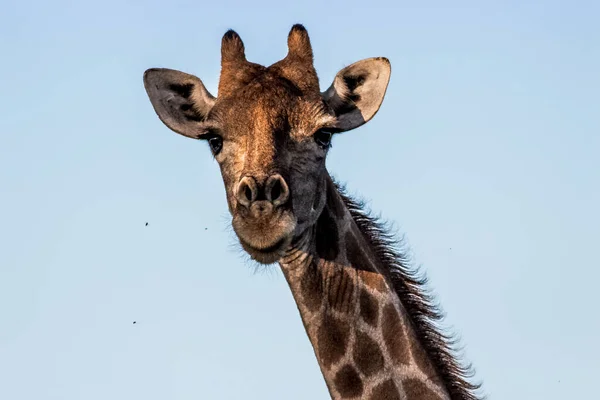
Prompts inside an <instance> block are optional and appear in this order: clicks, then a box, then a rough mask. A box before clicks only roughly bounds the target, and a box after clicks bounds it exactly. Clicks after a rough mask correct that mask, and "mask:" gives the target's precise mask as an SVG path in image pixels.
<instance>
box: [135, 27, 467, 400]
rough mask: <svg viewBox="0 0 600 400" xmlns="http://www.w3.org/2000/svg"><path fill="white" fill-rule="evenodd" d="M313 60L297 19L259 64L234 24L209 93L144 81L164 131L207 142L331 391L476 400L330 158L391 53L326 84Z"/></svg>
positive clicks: (424, 306)
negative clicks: (283, 42) (282, 52)
mask: <svg viewBox="0 0 600 400" xmlns="http://www.w3.org/2000/svg"><path fill="white" fill-rule="evenodd" d="M313 61H314V60H313V52H312V47H311V43H310V39H309V36H308V33H307V31H306V29H305V28H304V27H303V26H302V25H299V24H297V25H294V26H293V27H292V29H291V30H290V33H289V35H288V53H287V55H286V56H285V58H283V59H282V60H280V61H278V62H276V63H274V64H272V65H270V66H268V67H265V66H262V65H259V64H256V63H253V62H250V61H248V60H247V59H246V55H245V48H244V43H243V41H242V39H241V38H240V36H239V35H238V34H237V33H236V32H234V31H233V30H229V31H227V32H226V33H225V35H224V36H223V39H222V44H221V74H220V78H219V85H218V95H217V96H214V95H212V94H211V93H210V92H209V91H208V90H207V89H206V87H205V86H204V84H203V83H202V81H201V80H200V79H199V78H197V77H196V76H193V75H190V74H187V73H184V72H180V71H176V70H171V69H164V68H152V69H148V70H147V71H146V72H145V73H144V86H145V88H146V91H147V93H148V96H149V98H150V102H151V103H152V106H153V108H154V110H155V112H156V114H157V115H158V117H159V119H160V120H161V121H162V122H163V123H164V124H165V125H166V126H167V127H168V128H170V129H171V130H173V131H174V132H176V133H179V134H181V135H184V136H186V137H189V138H193V139H200V140H206V141H207V142H208V145H209V147H210V150H211V152H212V154H213V155H214V157H215V159H216V161H217V162H218V164H219V166H220V170H221V175H222V178H223V183H224V185H225V193H226V198H227V204H228V208H229V211H230V213H231V216H232V226H233V229H234V232H235V234H236V235H237V237H238V239H239V242H240V244H241V246H242V247H243V249H244V250H245V251H246V252H247V253H248V254H249V255H250V257H252V258H253V259H254V260H256V261H257V262H259V263H264V264H270V263H275V262H278V263H279V265H280V267H281V269H282V271H283V274H284V276H285V278H286V281H287V283H288V285H289V287H290V289H291V291H292V294H293V297H294V299H295V301H296V304H297V306H298V310H299V312H300V317H301V319H302V321H303V323H304V327H305V329H306V333H307V335H308V338H309V340H310V342H311V344H312V346H313V349H314V352H315V356H316V359H317V361H318V364H319V367H320V369H321V372H322V374H323V377H324V379H325V382H326V384H327V387H328V390H329V393H330V395H331V397H332V398H334V399H372V400H376V399H390V400H391V399H399V400H401V399H410V400H413V399H419V400H425V399H465V400H470V399H476V398H477V396H476V394H475V392H476V390H477V388H478V385H475V384H472V383H470V382H469V380H468V378H469V377H470V373H471V371H470V368H468V367H464V366H462V365H461V363H460V362H459V361H458V360H457V358H456V356H455V354H454V349H452V347H451V346H450V343H451V341H450V338H449V337H447V336H446V335H445V334H444V333H442V332H441V331H440V330H438V329H439V328H438V327H437V322H438V320H439V319H440V318H441V317H440V313H439V311H438V310H437V309H436V307H434V306H433V305H432V304H431V300H430V297H429V294H428V293H427V292H426V290H425V288H424V287H423V281H422V278H421V277H420V276H419V275H418V274H417V272H416V271H414V270H412V269H411V267H410V266H409V263H408V261H407V259H406V257H405V256H404V254H403V253H402V252H401V249H398V248H397V246H395V244H394V241H393V239H392V238H391V237H390V235H389V234H388V232H387V231H386V230H385V229H384V228H383V227H382V225H381V224H380V223H379V221H377V220H376V219H374V218H372V217H370V216H369V215H368V214H366V213H365V212H364V211H363V208H362V206H361V204H359V203H357V202H355V201H354V200H353V199H351V198H350V197H348V196H347V195H346V194H345V192H344V190H343V189H342V188H341V187H340V186H339V185H338V184H337V183H336V182H335V181H334V179H333V178H332V177H331V176H330V174H329V172H328V171H327V169H326V166H325V160H326V156H327V154H328V152H329V149H330V147H331V140H332V137H333V136H335V135H338V134H342V133H343V132H346V131H349V130H352V129H356V128H358V127H360V126H361V125H363V124H365V123H367V122H368V121H369V120H371V119H372V118H373V117H374V116H375V114H376V113H377V112H378V110H379V109H380V106H381V104H382V102H383V99H384V97H385V93H386V90H387V87H388V82H389V79H390V74H391V66H390V62H389V60H388V59H386V58H384V57H374V58H368V59H364V60H361V61H358V62H356V63H354V64H351V65H349V66H347V67H345V68H343V69H342V70H340V71H339V72H338V73H337V75H336V76H335V77H334V79H333V81H332V82H331V84H330V85H329V86H328V88H327V89H326V90H324V91H321V89H320V85H319V79H318V77H317V73H316V71H315V68H314V65H313Z"/></svg>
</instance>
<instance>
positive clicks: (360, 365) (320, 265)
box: [280, 177, 449, 400]
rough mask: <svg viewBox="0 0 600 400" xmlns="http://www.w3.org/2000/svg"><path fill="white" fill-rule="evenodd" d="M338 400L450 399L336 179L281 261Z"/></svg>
mask: <svg viewBox="0 0 600 400" xmlns="http://www.w3.org/2000/svg"><path fill="white" fill-rule="evenodd" d="M280 265H281V268H282V270H283V273H284V275H285V277H286V280H287V281H288V284H289V286H290V288H291V290H292V294H293V296H294V299H295V301H296V304H297V306H298V309H299V311H300V315H301V318H302V322H303V324H304V327H305V329H306V332H307V334H308V337H309V339H310V341H311V344H312V346H313V349H314V351H315V355H316V357H317V361H318V363H319V366H320V368H321V372H322V374H323V376H324V378H325V382H326V384H327V387H328V389H329V392H330V394H331V397H332V398H334V399H359V398H360V399H373V400H375V399H398V400H401V399H447V398H449V396H448V392H447V390H446V388H444V386H443V385H442V382H441V380H440V378H439V375H438V374H437V372H436V371H435V369H434V368H433V364H432V363H431V361H430V360H429V358H428V357H427V354H426V352H425V350H424V347H423V346H422V345H421V344H420V343H419V341H418V339H417V336H416V334H415V331H414V329H413V327H412V324H411V322H410V316H409V315H408V313H407V312H406V308H405V307H404V306H403V304H401V302H400V300H399V297H398V295H397V294H396V292H395V291H394V289H393V286H392V285H391V283H390V281H389V278H388V277H387V276H388V275H389V274H388V273H386V271H385V266H383V265H381V262H380V261H379V260H378V258H377V257H376V255H375V252H374V251H373V250H372V249H371V248H370V247H369V245H368V243H367V241H366V240H365V238H364V235H363V234H362V232H361V231H360V230H359V228H358V226H357V224H356V223H355V221H354V220H353V219H352V216H351V214H350V212H349V210H348V209H347V207H346V205H345V204H344V201H343V199H342V198H341V196H340V194H339V193H338V191H337V189H336V187H335V184H334V183H333V182H332V180H331V179H330V178H329V177H328V179H327V202H326V206H325V209H324V210H323V213H322V215H321V217H320V218H319V220H318V222H317V224H316V225H315V226H314V227H313V228H312V229H308V230H307V231H306V232H304V233H303V234H302V235H301V236H300V237H299V238H297V240H296V241H295V243H294V244H293V245H292V246H291V248H290V249H289V250H288V252H287V254H286V256H285V257H284V258H283V259H282V260H281V261H280Z"/></svg>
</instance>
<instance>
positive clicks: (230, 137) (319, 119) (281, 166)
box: [144, 25, 391, 263]
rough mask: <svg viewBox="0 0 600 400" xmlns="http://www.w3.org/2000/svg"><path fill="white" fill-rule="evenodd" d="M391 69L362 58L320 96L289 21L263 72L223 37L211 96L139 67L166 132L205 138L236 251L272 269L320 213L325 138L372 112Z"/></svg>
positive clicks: (303, 43) (198, 85)
mask: <svg viewBox="0 0 600 400" xmlns="http://www.w3.org/2000/svg"><path fill="white" fill-rule="evenodd" d="M390 72H391V68H390V63H389V61H388V60H387V59H385V58H369V59H364V60H361V61H358V62H356V63H354V64H352V65H350V66H348V67H346V68H343V69H342V70H340V71H339V72H338V73H337V75H336V76H335V78H334V80H333V82H332V83H331V85H330V86H329V88H328V89H327V90H326V91H324V92H321V91H320V88H319V80H318V77H317V73H316V71H315V69H314V66H313V52H312V48H311V44H310V39H309V37H308V34H307V32H306V30H305V29H304V27H303V26H302V25H294V26H293V27H292V29H291V31H290V33H289V35H288V54H287V55H286V57H285V58H284V59H282V60H281V61H278V62H276V63H275V64H273V65H271V66H269V67H264V66H262V65H258V64H255V63H252V62H249V61H247V60H246V56H245V54H244V44H243V42H242V40H241V38H240V37H239V36H238V34H237V33H235V32H234V31H232V30H230V31H228V32H227V33H225V35H224V36H223V40H222V45H221V75H220V79H219V87H218V96H217V97H215V96H213V95H212V94H210V93H209V92H208V90H207V89H206V88H205V86H204V84H203V83H202V81H201V80H200V79H199V78H197V77H195V76H193V75H189V74H186V73H184V72H180V71H175V70H171V69H158V68H153V69H149V70H147V71H146V72H145V73H144V86H145V88H146V91H147V93H148V96H149V98H150V102H151V103H152V106H153V107H154V110H155V111H156V113H157V114H158V117H159V118H160V120H161V121H162V122H163V123H164V124H165V125H166V126H167V127H168V128H170V129H171V130H173V131H174V132H177V133H179V134H181V135H184V136H187V137H189V138H192V139H202V140H206V141H207V142H208V145H209V147H210V149H211V152H212V154H213V155H214V157H215V159H216V160H217V162H218V163H219V166H220V169H221V174H222V177H223V182H224V184H225V192H226V196H227V202H228V206H229V211H230V213H231V215H232V217H233V218H232V225H233V228H234V231H235V233H236V235H237V237H238V239H239V241H240V243H241V245H242V247H243V248H244V250H246V251H247V252H248V253H249V255H250V256H251V257H252V258H253V259H254V260H256V261H258V262H260V263H273V262H276V261H277V260H279V259H280V257H281V256H282V255H283V253H284V251H285V250H286V248H287V247H288V246H289V245H290V243H291V242H292V240H293V238H294V237H296V236H298V235H300V234H301V233H302V232H304V231H305V230H306V229H307V228H309V227H310V226H312V225H314V224H315V223H316V221H317V219H318V217H319V215H320V214H321V212H322V210H323V207H324V204H325V190H324V187H325V180H326V176H327V173H326V170H325V158H326V156H327V151H328V149H329V147H330V142H331V138H332V135H334V134H337V133H341V132H344V131H349V130H351V129H354V128H357V127H359V126H361V125H363V124H364V123H365V122H367V121H369V120H370V119H371V118H372V117H373V116H374V115H375V114H376V113H377V111H378V110H379V107H380V106H381V103H382V101H383V98H384V95H385V92H386V89H387V85H388V82H389V78H390Z"/></svg>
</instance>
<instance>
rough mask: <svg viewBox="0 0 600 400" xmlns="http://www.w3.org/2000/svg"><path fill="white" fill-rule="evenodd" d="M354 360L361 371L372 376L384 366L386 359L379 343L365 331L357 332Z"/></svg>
mask: <svg viewBox="0 0 600 400" xmlns="http://www.w3.org/2000/svg"><path fill="white" fill-rule="evenodd" d="M352 355H353V357H354V362H355V363H356V367H357V368H358V370H359V371H360V372H362V373H363V374H364V375H366V376H371V375H373V374H374V373H375V372H377V371H380V370H381V369H383V367H384V359H383V354H382V353H381V350H380V349H379V345H378V344H377V343H376V342H375V341H374V340H373V339H371V337H369V335H367V334H366V333H364V332H361V331H357V332H356V342H355V344H354V353H353V354H352Z"/></svg>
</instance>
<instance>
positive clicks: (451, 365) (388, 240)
mask: <svg viewBox="0 0 600 400" xmlns="http://www.w3.org/2000/svg"><path fill="white" fill-rule="evenodd" d="M335 185H336V187H337V190H338V192H339V194H340V196H341V197H342V199H343V201H344V203H345V204H346V207H347V208H348V210H349V211H350V214H351V215H352V218H353V219H354V222H355V223H356V224H357V225H358V228H359V229H360V231H361V232H362V234H363V235H364V238H365V240H367V242H368V243H369V244H370V245H371V248H372V249H373V250H374V252H375V254H376V255H377V256H378V258H379V260H380V261H381V264H382V265H385V266H386V267H387V268H388V272H389V278H390V279H391V281H392V283H393V285H394V289H395V291H396V294H397V295H398V297H399V299H400V301H401V303H402V304H403V305H404V307H405V308H406V311H407V313H408V315H409V316H410V319H411V322H412V324H413V327H414V329H415V331H416V334H417V336H418V337H419V338H420V341H421V344H422V345H423V347H424V348H425V351H426V352H427V354H428V355H429V357H430V358H431V360H432V362H433V364H434V367H435V369H436V371H437V372H438V374H439V375H440V378H441V379H442V381H443V382H444V384H445V386H446V387H447V389H448V392H449V394H450V398H451V399H453V400H478V399H480V398H479V397H478V396H477V395H476V394H475V391H476V390H477V389H479V388H480V386H481V384H473V383H470V382H469V381H468V380H467V379H468V378H470V377H472V376H473V371H472V368H471V364H469V365H467V366H466V367H465V366H463V365H460V364H459V362H458V361H457V359H456V356H455V354H454V353H455V351H456V350H455V348H454V344H455V343H456V340H455V338H454V337H453V335H448V334H444V333H442V332H441V331H440V329H439V328H438V327H437V325H436V324H437V323H438V322H439V321H440V320H441V319H442V318H443V315H442V313H441V311H440V309H439V306H438V305H437V304H434V302H433V298H432V296H431V294H430V293H428V290H427V289H426V288H425V285H426V284H427V278H426V277H425V276H420V275H421V274H420V273H419V271H418V270H417V271H415V270H412V268H410V266H409V264H410V260H409V258H408V256H407V255H406V254H405V253H401V252H400V251H398V250H396V248H397V246H398V245H399V244H400V245H401V243H399V242H398V241H397V240H396V239H395V238H394V237H393V236H392V235H391V234H390V233H389V232H388V229H387V228H386V227H385V224H384V223H382V222H381V221H380V220H378V219H377V218H374V217H372V216H370V215H369V214H368V213H367V212H365V210H364V204H363V203H362V202H358V201H356V200H354V199H352V198H350V197H349V196H348V195H347V194H346V193H345V190H344V188H343V187H342V186H341V185H339V184H338V183H337V182H336V183H335ZM400 247H403V246H400Z"/></svg>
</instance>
